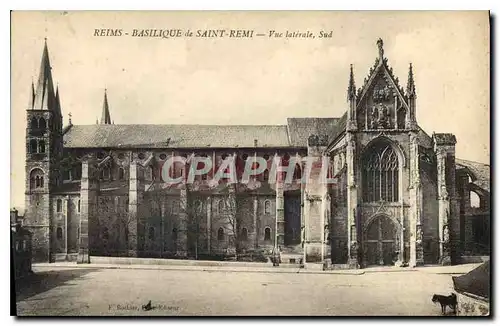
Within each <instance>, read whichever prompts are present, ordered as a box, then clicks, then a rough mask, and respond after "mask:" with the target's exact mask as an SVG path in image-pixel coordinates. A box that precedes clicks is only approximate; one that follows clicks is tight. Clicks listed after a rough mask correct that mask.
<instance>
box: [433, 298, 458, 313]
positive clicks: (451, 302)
mask: <svg viewBox="0 0 500 326" xmlns="http://www.w3.org/2000/svg"><path fill="white" fill-rule="evenodd" d="M432 302H434V303H436V302H439V304H440V305H441V312H442V314H443V315H444V314H445V313H446V306H449V307H450V308H452V309H453V312H454V313H456V312H457V296H456V295H455V293H452V294H450V295H449V296H445V295H439V294H434V295H433V296H432Z"/></svg>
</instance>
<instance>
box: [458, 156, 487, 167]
mask: <svg viewBox="0 0 500 326" xmlns="http://www.w3.org/2000/svg"><path fill="white" fill-rule="evenodd" d="M456 160H459V161H462V162H469V163H476V164H482V165H486V166H490V164H487V163H483V162H478V161H471V160H466V159H463V158H458V157H457V158H455V161H456Z"/></svg>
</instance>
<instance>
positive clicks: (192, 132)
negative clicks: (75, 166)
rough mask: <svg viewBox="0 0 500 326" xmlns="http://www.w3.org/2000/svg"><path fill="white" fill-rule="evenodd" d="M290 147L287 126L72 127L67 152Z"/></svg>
mask: <svg viewBox="0 0 500 326" xmlns="http://www.w3.org/2000/svg"><path fill="white" fill-rule="evenodd" d="M254 140H257V147H288V146H290V143H289V141H288V133H287V127H286V126H285V125H275V126H272V125H240V126H237V125H233V126H228V125H152V124H151V125H145V124H142V125H139V124H138V125H113V124H107V125H106V124H99V125H73V126H72V127H71V129H69V130H68V131H67V132H66V134H65V135H64V146H65V147H68V148H93V147H107V148H112V147H115V148H116V147H129V148H130V147H142V148H203V147H215V148H230V147H246V148H248V147H255V143H254Z"/></svg>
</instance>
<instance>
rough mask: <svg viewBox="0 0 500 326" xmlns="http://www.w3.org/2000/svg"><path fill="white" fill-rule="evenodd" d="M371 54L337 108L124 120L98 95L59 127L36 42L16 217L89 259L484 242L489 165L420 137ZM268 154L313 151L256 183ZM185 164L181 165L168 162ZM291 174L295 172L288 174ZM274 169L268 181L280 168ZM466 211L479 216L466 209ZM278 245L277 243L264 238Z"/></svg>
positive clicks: (44, 238)
mask: <svg viewBox="0 0 500 326" xmlns="http://www.w3.org/2000/svg"><path fill="white" fill-rule="evenodd" d="M377 46H378V56H377V57H376V59H375V63H374V65H373V67H372V68H370V71H369V73H368V76H367V78H365V80H364V84H363V85H362V86H361V87H360V88H358V89H357V88H356V86H355V83H354V72H353V68H352V66H351V71H350V76H349V80H348V88H347V100H348V101H347V102H348V108H347V110H346V112H345V114H344V115H343V116H341V117H340V118H288V119H287V123H286V124H284V125H251V126H250V125H248V126H231V125H226V126H215V125H141V124H134V125H121V124H114V123H113V122H112V120H111V114H110V107H109V105H108V98H107V94H106V93H105V94H104V103H103V109H102V118H101V120H100V121H97V122H96V124H95V125H77V124H73V123H72V121H71V118H70V120H69V123H68V124H67V125H66V126H63V115H62V108H61V104H60V98H59V96H60V95H59V92H58V89H54V84H53V80H52V73H51V66H50V62H49V54H48V49H47V44H45V47H44V49H43V54H42V62H41V68H40V75H39V78H38V81H37V84H36V88H35V85H34V84H32V86H31V96H30V98H29V104H28V107H27V110H26V117H27V129H26V192H25V198H26V202H25V207H26V213H25V219H24V226H26V227H27V228H28V229H29V230H30V231H31V232H32V233H33V255H34V259H35V260H36V261H51V262H52V261H57V260H70V261H77V262H80V263H88V262H89V261H90V257H91V256H128V257H157V258H161V257H162V258H197V259H222V258H223V257H230V256H235V255H236V256H240V257H257V256H259V255H260V256H263V257H264V258H266V257H267V256H272V255H275V254H276V253H277V252H279V254H280V257H281V262H282V263H305V264H306V266H307V265H309V264H310V265H314V264H321V265H323V266H331V267H332V268H335V267H338V268H360V267H366V266H370V265H393V264H394V263H395V262H408V263H409V265H410V266H416V265H423V264H437V263H442V264H447V263H459V262H460V259H461V257H462V256H464V255H465V256H466V255H479V254H483V255H484V254H489V220H490V215H489V214H490V213H489V212H490V209H489V207H490V203H489V198H490V195H489V166H488V165H484V164H481V163H476V162H470V161H464V160H459V159H457V158H455V144H456V138H455V136H454V135H452V134H447V133H434V134H433V135H432V136H429V135H428V134H427V133H426V132H425V131H423V130H422V129H421V128H420V127H419V126H418V123H417V120H416V110H417V94H416V87H415V81H414V78H413V71H412V66H411V64H410V66H409V71H408V81H407V84H406V89H404V88H403V87H401V86H400V83H399V81H398V78H397V77H395V75H394V73H393V71H392V68H391V67H390V66H389V62H388V59H387V57H386V56H385V54H384V49H383V42H382V40H378V42H377ZM193 154H194V155H197V156H202V157H209V158H211V159H212V162H214V165H215V166H214V167H213V168H212V169H211V170H210V172H209V173H208V174H206V175H202V176H197V177H196V178H195V180H194V182H193V183H185V182H181V183H178V184H170V183H167V182H165V181H164V180H163V177H162V167H163V165H164V164H165V161H167V160H168V159H169V158H170V157H173V156H181V157H185V158H187V157H189V156H191V155H193ZM228 156H232V157H234V158H235V160H236V166H237V167H239V166H242V165H244V164H245V162H246V161H247V160H249V159H251V158H252V157H256V156H259V157H262V158H264V159H265V160H266V161H267V162H268V169H266V170H265V171H264V172H263V173H262V174H260V175H258V176H256V177H254V178H252V179H251V180H250V182H249V183H246V184H243V183H236V184H229V183H227V182H225V181H224V180H222V181H220V182H213V178H214V174H215V170H216V167H217V166H218V165H220V164H221V162H222V161H223V160H224V159H225V158H227V157H228ZM276 157H278V158H280V162H281V163H280V164H282V165H283V166H287V162H289V161H290V158H291V157H294V158H299V159H300V158H305V157H308V158H309V159H311V160H312V161H313V162H320V161H322V160H323V159H325V158H326V159H327V161H328V162H329V170H328V177H330V178H333V179H335V180H336V182H335V183H323V182H314V180H313V176H318V175H319V174H320V171H318V169H317V168H314V167H313V168H312V170H311V171H310V173H308V174H306V173H304V166H303V165H301V164H297V165H296V166H294V167H293V168H292V171H293V174H294V181H293V182H291V183H286V182H282V181H283V180H282V179H279V180H278V182H276V183H272V182H269V178H270V177H269V171H268V170H269V166H270V165H269V164H271V161H273V159H275V158H276ZM168 173H169V174H170V175H172V176H174V177H182V178H185V177H186V168H185V166H182V165H174V166H173V167H172V168H171V169H169V172H168ZM304 178H306V179H307V178H310V179H307V180H306V181H307V182H301V180H303V179H304ZM280 180H281V181H280ZM478 221H479V222H478ZM277 248H279V250H278V249H277Z"/></svg>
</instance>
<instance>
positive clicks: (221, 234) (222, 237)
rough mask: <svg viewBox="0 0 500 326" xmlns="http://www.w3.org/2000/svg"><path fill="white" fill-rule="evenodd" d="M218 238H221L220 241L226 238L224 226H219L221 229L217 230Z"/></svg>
mask: <svg viewBox="0 0 500 326" xmlns="http://www.w3.org/2000/svg"><path fill="white" fill-rule="evenodd" d="M217 240H219V241H222V240H224V229H223V228H219V230H218V231H217Z"/></svg>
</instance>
